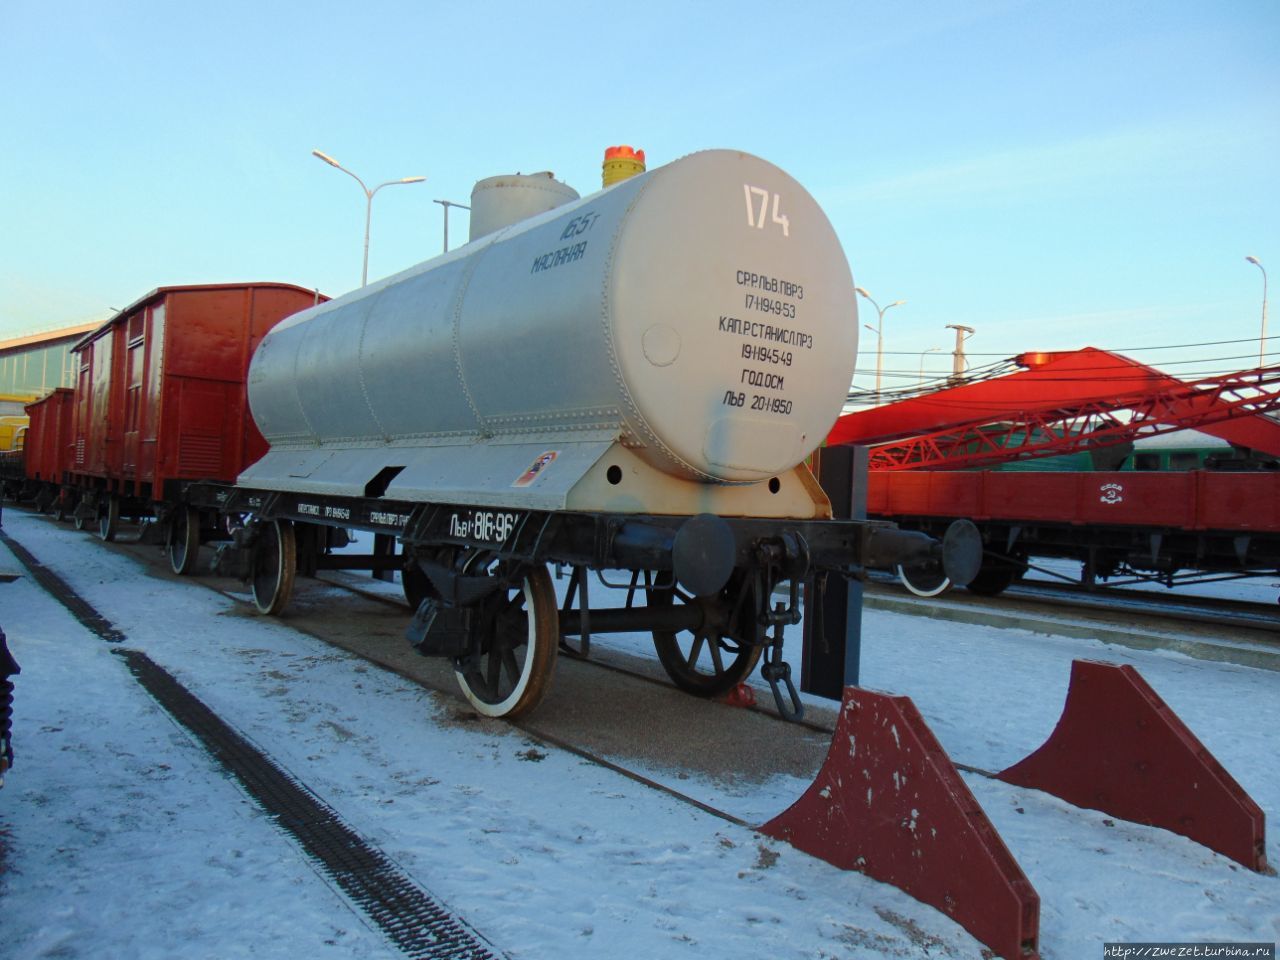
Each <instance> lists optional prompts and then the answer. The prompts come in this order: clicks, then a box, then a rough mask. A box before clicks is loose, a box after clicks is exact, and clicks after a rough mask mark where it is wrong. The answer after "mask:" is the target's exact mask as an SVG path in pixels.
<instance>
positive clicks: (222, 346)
mask: <svg viewBox="0 0 1280 960" xmlns="http://www.w3.org/2000/svg"><path fill="white" fill-rule="evenodd" d="M322 299H327V298H322V297H319V295H318V294H317V293H315V292H314V291H311V290H304V289H303V288H301V287H295V286H292V285H290V284H282V283H241V284H207V285H201V286H183V287H161V288H159V289H158V290H154V291H152V292H151V293H149V294H147V295H146V296H145V297H143V298H142V299H141V300H139V301H137V302H136V303H134V304H133V305H131V306H129V307H128V308H126V309H125V310H122V311H121V312H120V313H119V314H117V315H116V316H115V317H114V318H113V319H112V320H110V321H108V322H107V323H105V324H103V325H102V326H101V327H99V328H98V329H97V330H95V331H94V332H93V333H91V334H89V335H88V336H86V337H85V338H84V339H83V340H81V341H80V342H79V343H78V344H76V346H75V347H74V348H73V349H72V352H73V353H74V354H75V355H77V356H78V357H79V360H80V374H79V380H78V382H77V387H76V391H75V411H74V431H75V441H74V456H73V462H72V464H71V467H70V469H71V472H72V473H73V475H74V479H75V481H76V482H77V484H78V485H80V486H82V487H95V488H97V489H99V490H102V491H106V492H108V493H112V494H118V495H121V496H126V497H136V498H140V499H143V500H162V499H174V498H176V497H177V487H176V484H179V483H181V482H182V481H189V480H220V481H226V482H230V481H234V480H235V478H236V477H237V476H238V475H239V474H240V472H241V471H242V470H244V469H245V467H247V466H248V465H249V464H251V463H253V462H254V461H255V460H257V459H258V458H260V457H261V456H262V455H263V454H264V453H266V450H267V445H266V441H265V440H263V438H262V435H261V434H260V433H259V432H258V429H257V427H256V426H255V425H254V422H253V418H252V417H251V416H250V414H249V410H248V406H247V401H246V399H245V378H246V376H247V374H248V369H249V359H250V357H251V356H252V355H253V351H254V349H255V348H256V347H257V345H258V343H259V342H260V341H261V340H262V338H263V336H265V335H266V333H267V331H268V330H270V329H271V328H272V327H273V326H275V325H276V324H277V323H279V322H280V321H281V320H283V319H284V318H285V317H287V316H290V315H291V314H294V313H297V312H298V311H299V310H303V309H305V308H307V307H310V306H312V305H314V304H315V303H317V302H318V301H319V300H322Z"/></svg>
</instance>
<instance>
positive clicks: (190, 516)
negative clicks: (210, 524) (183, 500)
mask: <svg viewBox="0 0 1280 960" xmlns="http://www.w3.org/2000/svg"><path fill="white" fill-rule="evenodd" d="M167 550H168V554H169V566H170V567H171V568H172V569H173V572H174V573H176V574H178V576H180V577H185V576H186V575H187V574H189V573H191V572H192V571H193V570H195V568H196V560H197V558H198V557H199V556H200V511H198V510H197V509H196V508H195V507H179V508H178V509H177V510H175V511H174V512H173V517H172V518H171V519H170V521H169V543H168V548H167Z"/></svg>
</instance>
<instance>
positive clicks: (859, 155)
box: [0, 0, 1280, 386]
mask: <svg viewBox="0 0 1280 960" xmlns="http://www.w3.org/2000/svg"><path fill="white" fill-rule="evenodd" d="M3 21H4V22H3V28H2V29H0V78H2V83H3V90H4V95H3V97H2V98H0V119H2V121H3V127H2V129H3V131H4V135H5V147H4V149H3V150H0V184H2V186H0V190H2V193H0V197H2V200H0V211H2V215H0V227H2V229H0V263H2V264H3V267H2V268H0V339H2V338H5V337H9V336H15V335H19V334H22V333H25V332H29V331H32V330H36V329H43V328H50V327H54V326H61V325H66V324H71V323H76V322H84V321H87V320H92V319H100V318H105V317H106V316H107V315H108V313H109V308H111V307H123V306H125V305H126V304H127V303H129V302H131V301H132V300H134V299H136V298H137V297H139V296H141V295H142V294H144V293H146V292H147V291H149V290H150V289H152V288H154V287H156V286H161V285H165V284H173V283H191V282H213V281H226V280H281V281H289V282H294V283H299V284H302V285H305V286H308V287H319V288H320V289H321V290H323V291H324V292H325V293H329V294H339V293H342V292H344V291H346V290H349V289H351V288H352V287H354V286H356V285H357V284H358V283H359V280H360V256H361V242H362V233H363V226H364V223H363V220H364V198H363V196H362V195H361V194H360V191H359V189H358V188H357V186H356V185H355V183H354V182H353V181H352V180H350V179H349V178H348V177H346V176H345V175H343V174H342V173H340V172H338V171H336V170H333V169H332V168H330V167H328V166H326V165H325V164H323V163H321V162H320V161H319V160H317V159H315V158H314V157H312V156H311V155H310V151H311V150H312V149H313V148H319V149H321V150H324V151H326V152H327V153H329V154H331V155H333V156H334V157H336V158H337V159H338V160H339V161H341V162H342V163H343V164H344V165H345V166H347V167H349V168H351V169H352V170H354V171H355V172H357V173H359V174H360V175H361V176H362V177H364V178H365V180H366V181H367V182H370V183H377V182H380V181H383V180H391V179H395V178H399V177H403V176H409V175H416V174H424V175H426V176H427V178H428V180H427V182H426V183H425V184H419V185H414V186H397V187H389V188H387V189H385V190H383V191H382V192H381V193H379V194H378V196H377V198H376V200H375V203H374V211H373V243H372V252H371V256H370V268H369V270H370V276H371V277H380V276H384V275H386V274H389V273H392V272H394V271H397V270H400V269H402V268H404V267H407V266H410V265H412V264H414V263H417V262H419V261H421V260H424V259H427V258H428V257H430V256H434V255H435V254H437V253H438V252H439V251H440V247H441V226H442V224H441V208H440V207H439V206H438V205H436V204H433V203H432V202H431V201H432V200H434V199H437V198H440V199H450V200H454V201H459V202H463V203H465V202H467V200H468V197H469V195H470V191H471V187H472V184H473V183H474V182H475V181H476V180H478V179H480V178H483V177H486V176H490V175H493V174H497V173H510V172H515V171H523V172H532V171H535V170H543V169H550V170H554V171H555V173H556V175H557V176H558V177H560V178H561V179H563V180H565V181H567V182H568V183H570V184H571V185H573V186H575V187H576V188H577V189H578V190H579V191H580V192H582V193H583V194H586V193H590V192H592V191H594V190H596V189H598V187H599V182H600V181H599V176H600V160H601V157H602V153H603V150H604V148H605V147H606V146H609V145H611V144H615V143H630V144H633V145H635V146H637V147H643V148H644V149H645V150H646V151H647V153H648V156H649V160H650V165H651V166H652V165H655V164H660V163H663V162H666V161H668V160H671V159H674V158H676V157H679V156H681V155H683V154H685V153H689V152H692V151H695V150H699V149H702V148H706V147H732V148H737V149H742V150H747V151H750V152H753V153H757V154H759V155H761V156H763V157H765V158H766V159H768V160H771V161H772V162H774V163H776V164H778V165H779V166H781V167H782V168H784V169H785V170H787V171H788V172H790V173H791V174H792V175H793V176H795V177H796V178H797V179H798V180H799V181H800V182H801V183H803V184H804V185H805V186H806V187H808V189H809V190H810V191H811V192H812V193H813V194H814V196H815V197H817V199H818V201H819V202H820V203H821V204H822V205H823V206H824V208H825V209H826V211H827V214H828V216H829V217H830V218H831V220H832V222H833V223H834V224H835V227H836V230H837V232H838V233H839V235H840V237H841V240H842V241H843V243H844V247H845V252H846V253H847V255H848V257H849V261H850V264H851V265H852V268H853V273H854V278H855V280H856V282H857V283H859V284H860V285H862V286H864V287H866V288H868V289H869V290H870V292H871V293H872V294H873V295H874V296H875V297H876V298H877V299H878V300H879V301H880V302H881V303H882V304H884V303H887V302H889V301H892V300H895V299H899V298H901V299H905V300H906V301H907V303H906V304H905V305H903V306H901V307H896V308H894V309H893V310H891V311H890V312H889V313H888V314H887V315H886V321H885V349H886V351H891V352H890V353H888V354H887V355H886V362H885V367H886V369H887V370H889V371H891V372H892V371H898V372H906V373H907V374H909V376H908V377H907V380H908V381H914V379H915V375H916V372H917V369H918V366H919V363H920V357H919V351H923V350H927V349H928V348H930V347H942V348H945V350H950V348H951V346H952V343H953V340H952V337H953V335H952V334H951V332H950V331H947V330H945V329H944V327H945V325H946V324H948V323H963V324H968V325H970V326H973V327H975V328H977V334H976V336H975V337H974V338H973V339H972V340H971V341H970V343H969V349H970V350H971V351H975V352H977V353H979V354H989V355H992V357H994V356H995V355H999V356H1010V355H1012V354H1015V353H1018V352H1021V351H1024V350H1031V349H1062V348H1070V347H1077V346H1082V345H1085V344H1091V345H1095V346H1101V347H1116V348H1123V347H1140V346H1156V345H1162V344H1182V343H1191V342H1199V341H1206V340H1230V339H1237V338H1250V337H1252V338H1256V337H1257V336H1258V334H1259V324H1260V318H1261V300H1262V274H1261V273H1260V271H1259V270H1258V269H1257V268H1256V267H1254V266H1253V265H1252V264H1249V263H1246V262H1245V259H1244V258H1245V255H1246V254H1253V255H1255V256H1257V257H1258V258H1259V259H1260V260H1261V261H1262V263H1263V264H1264V265H1265V266H1266V267H1267V268H1268V270H1269V271H1270V272H1271V276H1272V278H1273V279H1274V280H1276V281H1278V282H1277V283H1276V284H1273V285H1272V290H1273V291H1274V290H1276V289H1277V288H1280V187H1278V186H1277V175H1278V174H1280V3H1277V2H1275V0H1238V2H1231V0H1205V2H1180V0H1161V2H1141V3H1138V2H1124V0H1072V2H1069V3H1068V2H1054V3H1049V2H1017V0H972V2H959V0H956V2H929V0H923V2H913V3H901V2H848V3H795V4H779V3H768V4H763V3H754V2H738V3H698V2H695V0H683V2H678V3H669V2H665V0H660V2H650V3H640V4H630V3H617V4H611V3H601V2H591V3H578V2H564V0H562V2H557V3H554V4H528V3H522V4H512V3H487V4H481V3H475V4H472V3H457V2H455V3H449V4H442V3H431V2H425V0H424V2H379V0H370V2H366V3H363V4H356V3H343V4H337V3H329V2H309V3H301V2H297V3H295V2H275V3H272V2H266V0H258V2H242V0H220V2H218V3H211V4H187V3H172V2H167V3H160V2H128V0H123V2H118V3H102V2H94V3H86V2H83V0H70V2H66V3H60V4H51V3H47V2H31V0H9V2H8V3H6V4H5V13H4V17H3ZM465 229H466V214H465V212H460V211H455V212H454V214H453V215H452V217H451V222H450V230H451V240H455V239H457V238H463V237H465ZM455 245H456V244H455ZM1271 299H1272V300H1274V299H1275V297H1272V298H1271ZM1272 313H1273V314H1275V311H1272ZM862 320H863V321H867V320H870V321H871V322H872V323H874V321H875V315H874V312H873V311H871V310H869V309H866V310H864V311H863V315H862ZM1271 320H1272V323H1271V326H1272V327H1273V330H1269V331H1268V332H1269V333H1270V332H1274V333H1276V334H1280V315H1273V317H1272V318H1271ZM874 341H875V338H874V336H873V335H871V334H866V333H865V331H864V337H863V340H862V344H861V351H862V354H861V359H860V360H859V375H858V378H857V382H858V383H859V384H862V385H867V386H869V385H870V382H871V377H872V375H873V374H874V367H875V359H874V358H875V342H874ZM1272 342H1273V343H1274V344H1275V352H1276V354H1277V355H1278V356H1280V339H1277V340H1275V341H1272ZM892 351H903V352H905V354H906V355H903V354H898V353H894V352H892ZM1250 352H1251V348H1250V347H1249V346H1248V345H1238V346H1227V347H1216V348H1205V349H1201V350H1189V351H1188V350H1182V351H1172V352H1168V351H1166V352H1157V353H1149V352H1148V353H1142V352H1136V353H1134V356H1135V357H1138V358H1139V359H1145V360H1148V361H1155V362H1164V361H1179V360H1181V361H1191V362H1189V363H1184V364H1181V365H1176V364H1174V365H1170V366H1169V367H1168V369H1169V370H1170V372H1188V371H1195V370H1201V369H1205V368H1206V367H1209V366H1217V367H1222V366H1225V367H1232V366H1234V367H1240V366H1244V365H1247V360H1244V359H1242V360H1240V361H1238V362H1236V361H1230V360H1228V361H1222V362H1219V363H1217V364H1208V363H1207V362H1206V358H1210V357H1232V356H1240V355H1248V354H1249V353H1250ZM1252 352H1253V353H1254V354H1255V360H1256V342H1255V345H1254V347H1253V348H1252ZM986 359H990V358H989V357H976V358H975V362H983V361H985V360H986ZM926 360H927V367H926V370H934V371H937V370H943V369H947V368H948V367H949V358H948V357H947V355H946V353H945V352H940V353H937V354H932V355H929V356H927V357H926ZM897 382H900V381H897ZM886 383H887V385H888V384H893V383H895V380H893V379H888V380H887V381H886Z"/></svg>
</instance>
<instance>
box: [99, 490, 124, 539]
mask: <svg viewBox="0 0 1280 960" xmlns="http://www.w3.org/2000/svg"><path fill="white" fill-rule="evenodd" d="M119 527H120V498H119V497H107V499H106V502H105V503H104V504H102V506H100V507H99V508H98V539H99V540H105V541H107V542H108V543H110V542H111V541H112V540H114V539H115V538H116V531H117V530H118V529H119Z"/></svg>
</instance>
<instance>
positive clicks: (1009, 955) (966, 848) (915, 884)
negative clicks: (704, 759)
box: [760, 687, 1040, 960]
mask: <svg viewBox="0 0 1280 960" xmlns="http://www.w3.org/2000/svg"><path fill="white" fill-rule="evenodd" d="M760 831H761V832H762V833H765V834H767V835H768V836H771V837H776V838H778V839H779V840H785V841H787V842H788V843H790V844H791V845H792V846H794V847H796V848H798V849H800V850H803V851H804V852H805V853H808V854H811V855H813V856H815V857H819V858H820V859H822V860H826V861H827V862H828V863H832V864H834V865H835V866H837V867H841V868H842V869H846V870H857V871H860V872H861V873H865V874H867V876H869V877H872V878H874V879H876V880H880V881H881V882H883V883H890V884H893V885H894V886H895V887H900V888H901V889H903V890H905V891H906V892H907V893H909V894H910V895H911V896H913V897H915V898H916V899H917V900H920V901H921V902H923V903H927V904H929V905H930V906H933V907H936V908H937V909H939V910H941V911H942V912H943V913H945V914H946V915H947V916H949V917H951V918H952V919H953V920H955V921H956V922H957V923H959V924H960V925H961V926H962V927H964V928H965V929H966V930H968V931H969V932H970V933H971V934H973V936H974V937H975V938H977V939H978V940H980V941H981V942H982V943H984V944H986V945H987V946H988V947H990V948H991V949H992V950H994V951H995V952H996V953H998V954H999V955H1000V956H1001V957H1004V958H1005V960H1027V958H1030V957H1035V956H1036V949H1037V938H1038V936H1039V924H1040V898H1039V896H1037V895H1036V892H1035V889H1034V888H1033V887H1032V886H1031V883H1030V881H1028V880H1027V878H1026V876H1025V875H1024V874H1023V873H1022V869H1021V868H1020V867H1019V866H1018V863H1017V861H1016V860H1014V859H1013V855H1012V854H1011V853H1010V852H1009V850H1008V848H1007V847H1005V845H1004V842H1003V841H1002V840H1001V839H1000V835H999V834H997V833H996V831H995V828H994V827H992V826H991V823H990V822H989V821H988V820H987V817H986V814H985V813H983V812H982V808H981V807H979V806H978V802H977V800H975V799H974V797H973V794H972V793H970V792H969V788H968V787H967V786H966V785H965V783H964V781H963V780H961V779H960V774H959V773H957V772H956V768H955V766H954V765H952V763H951V759H950V758H949V757H948V756H947V754H946V751H945V750H943V749H942V746H941V745H940V744H939V743H938V741H937V739H936V738H935V737H934V735H933V731H931V730H930V729H929V728H928V726H926V724H925V722H924V719H923V718H922V717H921V716H920V711H919V710H917V709H916V706H915V704H914V703H912V702H911V699H910V698H909V697H891V696H889V695H887V694H882V693H872V692H871V691H869V690H863V689H861V688H859V687H846V688H845V691H844V702H843V703H842V704H841V707H840V719H839V721H838V723H837V724H836V732H835V736H834V738H833V739H832V741H831V749H830V751H829V752H828V753H827V759H826V761H825V762H824V763H823V765H822V769H821V770H820V771H818V776H817V779H816V780H814V782H813V784H812V785H811V786H810V787H809V789H808V790H806V791H805V793H804V796H802V797H801V798H800V799H799V800H797V801H796V802H795V803H794V804H792V806H791V807H790V808H789V809H788V810H787V811H786V812H785V813H783V814H781V815H780V816H778V817H775V818H774V819H772V820H770V821H769V822H768V823H766V824H765V825H764V826H763V827H761V828H760Z"/></svg>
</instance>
